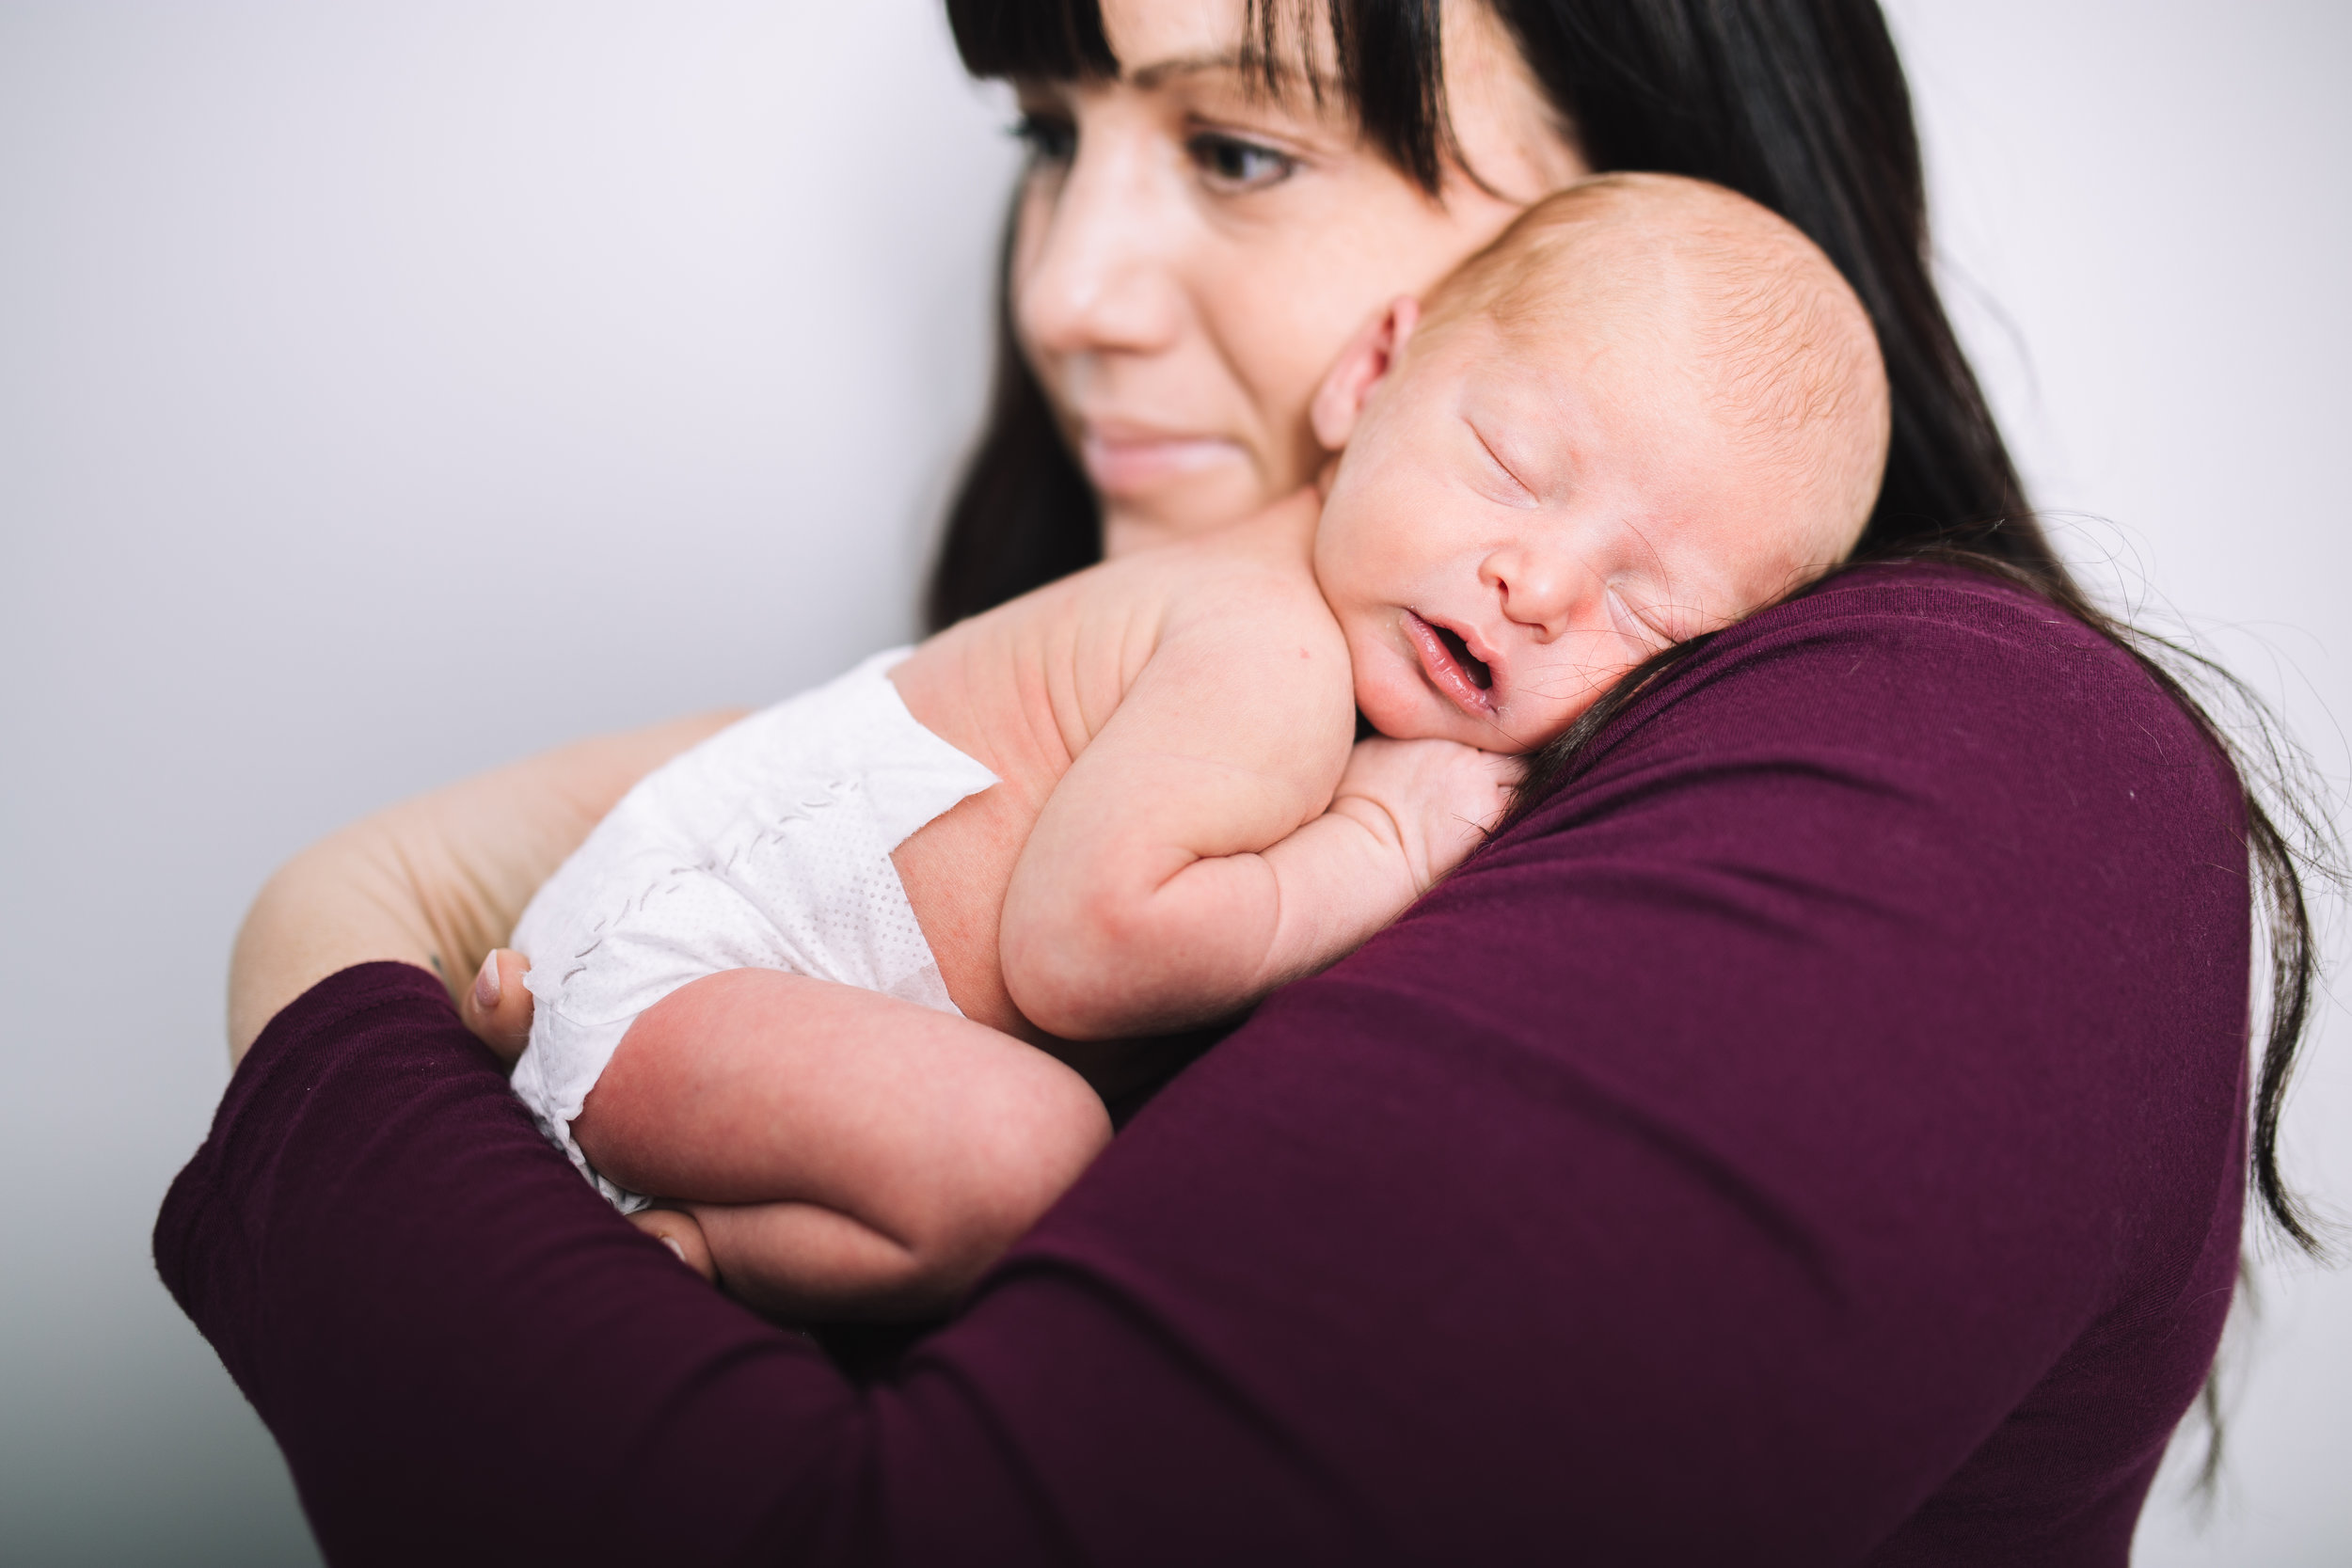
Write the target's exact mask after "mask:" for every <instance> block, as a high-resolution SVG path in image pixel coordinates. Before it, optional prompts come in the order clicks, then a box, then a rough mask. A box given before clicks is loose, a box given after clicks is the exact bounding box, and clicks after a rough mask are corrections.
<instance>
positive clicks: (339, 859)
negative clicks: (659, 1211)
mask: <svg viewBox="0 0 2352 1568" xmlns="http://www.w3.org/2000/svg"><path fill="white" fill-rule="evenodd" d="M737 717H739V715H737V714H734V713H713V714H704V715H700V716H698V717H696V718H692V719H683V720H679V721H675V722H674V723H669V724H660V725H656V726H654V727H653V728H651V729H644V730H632V731H630V732H628V733H627V734H623V735H614V736H599V737H598V738H596V739H594V740H585V741H581V742H580V743H579V744H578V745H574V746H566V747H564V749H563V750H561V751H556V752H547V753H546V754H544V755H541V756H537V757H532V758H531V759H530V760H528V761H525V762H519V763H516V764H514V765H513V766H511V767H508V768H500V769H498V770H497V771H496V772H492V773H485V774H483V775H481V776H480V777H478V778H472V779H468V780H466V781H465V782H463V783H461V784H452V785H450V786H449V787H448V788H446V789H438V790H435V791H434V792H433V793H432V794H430V795H421V796H419V797H418V798H416V799H415V800H405V801H403V802H402V803H401V804H399V805H396V806H393V807H391V808H389V810H386V811H381V812H378V813H376V814H375V815H374V816H370V817H366V818H364V819H362V820H361V821H358V822H356V823H354V824H353V825H352V826H350V827H348V828H345V829H343V830H342V832H338V833H335V834H333V835H331V836H330V837H327V838H325V839H322V840H320V841H319V842H318V843H316V844H314V845H312V846H310V847H309V848H308V849H305V850H303V851H302V852H301V853H300V854H298V855H296V856H295V857H294V859H293V860H291V861H288V862H287V863H285V864H284V865H283V866H281V867H279V868H278V873H277V874H276V875H275V876H273V877H272V878H271V879H269V881H268V882H267V883H266V884H265V885H264V886H263V887H262V891H261V894H260V895H259V896H257V897H256V898H255V899H254V901H253V908H252V909H251V910H250V911H248V912H247V913H246V919H245V927H244V928H243V929H242V930H240V931H239V932H238V933H237V946H236V952H235V955H234V957H233V958H231V959H230V971H229V1052H230V1059H231V1060H232V1061H234V1060H238V1059H241V1058H243V1056H244V1055H245V1053H246V1048H247V1047H249V1046H250V1045H251V1044H252V1043H253V1038H254V1037H255V1036H256V1035H259V1034H260V1033H261V1032H262V1025H263V1024H265V1023H267V1022H269V1021H270V1019H271V1018H273V1017H275V1016H276V1015H277V1013H278V1009H279V1008H281V1007H283V1006H286V1004H287V1003H289V1002H292V1001H293V1000H294V998H295V997H297V996H300V995H301V994H302V993H303V992H304V991H306V990H310V988H311V987H312V986H314V985H317V984H318V983H319V982H320V981H321V980H324V979H326V977H327V976H328V975H329V974H334V973H336V972H337V971H338V970H342V969H348V968H350V967H351V966H352V965H353V964H358V963H368V962H371V961H373V960H375V959H390V960H393V961H395V962H400V963H412V964H416V965H418V966H420V967H421V968H425V969H430V970H432V971H433V972H434V973H435V974H438V975H440V976H441V979H442V981H443V983H444V984H446V985H448V986H449V988H450V990H451V994H452V995H453V996H456V994H457V992H458V990H459V988H460V987H462V986H464V985H465V984H466V980H467V977H468V976H470V975H475V974H476V973H477V969H478V967H479V966H480V964H481V963H482V961H483V958H484V957H485V955H486V954H488V953H489V952H490V950H491V949H492V948H493V947H495V946H496V945H497V944H498V943H500V942H503V941H505V940H506V936H507V933H508V932H509V931H511V930H513V929H514V927H515V922H516V919H517V918H518V917H519V916H520V915H521V913H522V910H523V906H524V905H525V904H527V903H529V902H530V901H531V895H532V894H533V893H535V892H537V891H538V887H539V884H540V883H541V882H543V881H545V880H547V879H548V876H549V875H551V874H552V873H553V872H554V870H555V868H556V867H557V866H559V865H561V864H562V863H564V856H566V855H568V854H570V853H571V852H572V850H573V849H575V848H577V847H579V845H580V841H581V840H582V839H584V838H586V837H587V836H588V830H589V829H591V828H593V827H595V826H596V823H597V822H598V821H599V820H600V819H601V818H602V817H603V816H604V815H605V813H607V812H608V811H611V810H612V806H613V804H614V802H616V801H618V800H620V798H621V797H622V796H623V795H625V794H627V793H628V788H629V786H630V785H631V784H635V783H636V782H637V781H638V780H639V779H641V778H643V777H644V775H645V774H647V773H649V772H651V771H652V770H653V769H654V768H658V767H660V765H661V764H662V763H664V762H666V761H668V760H669V759H670V758H671V757H673V756H675V755H676V754H677V753H678V752H682V751H684V750H685V749H686V748H687V747H689V746H691V745H693V744H694V743H695V742H696V741H699V740H701V739H702V738H703V737H704V736H708V735H710V734H712V733H713V732H715V731H717V730H720V729H723V728H724V727H725V726H726V725H728V724H730V723H732V722H734V721H735V720H736V718H737ZM525 967H527V966H525V965H523V964H522V963H520V961H519V960H517V961H516V965H515V967H514V968H513V970H512V972H511V973H507V972H505V971H504V970H503V969H502V968H501V970H500V971H497V972H495V973H499V974H501V985H500V986H499V987H498V988H496V990H495V994H494V995H493V998H492V1001H493V1006H492V1007H491V1008H490V1009H489V1010H488V1011H489V1014H490V1016H491V1019H492V1022H495V1023H496V1025H497V1027H498V1029H499V1031H500V1033H499V1035H498V1038H497V1039H496V1040H492V1037H491V1036H490V1035H488V1034H485V1033H484V1032H483V1030H482V1029H480V1028H477V1029H476V1031H475V1032H476V1033H477V1034H483V1037H484V1038H485V1040H490V1041H491V1043H492V1048H493V1049H494V1050H495V1049H499V1041H502V1040H508V1039H515V1038H516V1035H515V1032H514V1028H513V1023H512V1015H511V1009H512V1008H513V1007H514V1006H516V1005H518V1004H519V1005H520V1006H522V1007H523V1009H524V1010H523V1013H522V1023H521V1036H522V1037H528V1035H529V1033H530V1014H529V1010H528V1004H529V1001H530V993H529V992H527V991H525V990H523V989H522V984H521V979H522V972H523V969H524V968H525ZM508 982H511V983H508ZM460 1005H461V1007H462V1006H464V1002H463V1000H462V999H461V1003H460ZM477 1010H480V1009H479V1008H477ZM469 1022H471V1020H470V1019H469ZM514 1050H515V1052H516V1053H519V1052H520V1050H521V1046H520V1044H519V1043H516V1045H515V1047H514ZM510 1059H511V1058H510Z"/></svg>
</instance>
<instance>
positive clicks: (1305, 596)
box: [891, 496, 1353, 1039]
mask: <svg viewBox="0 0 2352 1568" xmlns="http://www.w3.org/2000/svg"><path fill="white" fill-rule="evenodd" d="M1314 518H1315V512H1314V506H1313V501H1312V498H1311V496H1309V497H1302V498H1295V499H1293V500H1291V501H1287V502H1284V503H1282V504H1281V505H1280V506H1278V507H1276V508H1273V509H1271V510H1270V511H1268V512H1265V513H1262V514H1259V515H1256V516H1253V517H1251V518H1249V519H1248V520H1247V521H1246V522H1244V523H1242V524H1239V525H1236V526H1234V527H1233V528H1231V529H1227V530H1223V531H1219V532H1218V533H1216V534H1214V535H1211V536H1207V537H1204V538H1200V539H1198V540H1189V541H1185V542H1183V543H1181V544H1176V545H1171V546H1164V547H1162V548H1158V549H1153V550H1150V551H1146V552H1142V553H1140V554H1137V555H1133V556H1128V557H1124V558H1122V559H1120V560H1119V561H1116V562H1104V564H1102V565H1099V566H1094V567H1090V568H1089V569H1088V570H1086V571H1083V572H1079V573H1076V574H1074V575H1073V576H1072V577H1069V578H1063V579H1062V580H1061V581H1059V582H1057V583H1052V584H1049V585H1048V586H1046V587H1044V588H1041V589H1039V590H1037V591H1036V592H1034V593H1031V594H1025V595H1024V596H1022V597H1021V598H1019V599H1015V600H1013V601H1012V602H1011V603H1009V604H1007V605H1004V606H1001V607H999V608H998V609H996V610H991V611H989V612H988V613H987V614H984V615H979V616H975V617H974V618H973V619H971V620H969V621H965V622H962V623H961V624H959V625H957V626H951V627H949V628H948V629H947V630H946V631H944V632H941V633H940V634H939V635H937V636H936V637H933V638H931V639H930V641H927V642H925V643H923V644H922V646H920V647H919V648H917V649H916V650H915V651H914V654H913V655H912V656H910V657H908V658H907V659H906V660H905V662H903V663H901V664H900V665H898V668H897V669H895V670H894V671H893V672H892V673H891V679H892V681H893V682H894V683H895V684H896V686H897V687H898V693H899V695H900V697H901V698H902V699H904V701H905V703H906V705H907V708H908V710H909V711H910V712H911V713H913V714H914V718H915V720H916V721H918V722H920V723H921V724H923V725H924V726H925V727H926V728H928V729H930V731H931V732H932V733H933V734H935V735H937V736H940V737H941V738H942V739H944V740H946V741H947V742H948V743H949V744H950V745H952V746H954V747H955V748H956V749H957V750H959V751H961V752H964V753H965V754H966V755H968V756H970V757H972V758H974V759H975V760H977V761H978V762H980V763H981V764H983V765H985V766H986V767H987V768H989V769H990V770H991V771H993V772H994V773H995V774H996V776H997V777H998V778H999V779H1000V780H1002V781H1003V782H1002V783H1001V784H997V785H996V786H995V787H994V788H993V789H988V790H984V791H982V792H981V793H979V794H977V795H974V796H971V797H968V798H967V799H966V800H963V801H962V802H961V804H960V805H958V806H956V807H955V808H954V809H953V810H951V811H949V812H947V813H946V815H945V816H940V817H938V818H936V819H934V820H933V821H932V822H930V824H929V825H928V826H926V827H924V828H923V829H921V830H920V831H918V832H916V833H915V834H914V836H913V837H911V838H909V839H908V840H907V841H906V842H905V843H904V844H902V845H900V846H899V847H898V851H897V852H896V853H895V854H894V855H893V856H892V860H893V862H894V863H896V865H897V866H898V877H899V879H900V881H901V882H903V883H904V884H905V887H906V893H907V899H908V902H909V903H910V904H911V905H912V906H913V907H914V914H915V918H916V919H917V920H918V921H919V922H920V923H921V925H922V927H923V934H924V937H925V938H926V940H928V941H929V942H930V947H931V952H932V954H933V956H934V957H935V958H937V960H938V963H939V970H940V974H941V975H942V976H943V977H944V978H945V979H946V984H947V990H948V993H949V994H950V995H951V996H952V997H954V999H955V1002H956V1005H957V1006H959V1007H961V1009H962V1010H963V1012H964V1014H965V1015H966V1016H967V1017H970V1018H973V1019H976V1020H977V1021H978V1022H983V1023H987V1024H990V1025H993V1027H995V1028H998V1029H1003V1030H1005V1031H1007V1032H1009V1033H1011V1034H1015V1035H1020V1036H1022V1037H1026V1038H1032V1039H1033V1038H1036V1037H1038V1035H1039V1031H1037V1030H1035V1029H1034V1028H1032V1027H1031V1026H1030V1025H1029V1023H1028V1021H1027V1020H1026V1019H1025V1018H1024V1017H1023V1016H1022V1014H1021V1012H1020V1010H1019V1009H1018V1008H1017V1007H1016V1006H1014V1004H1013V1001H1012V998H1011V996H1010V994H1009V991H1008V990H1007V989H1006V985H1005V979H1004V973H1003V968H1002V964H1001V962H1000V958H999V930H1000V927H1001V922H1002V917H1003V912H1004V904H1005V893H1006V889H1007V887H1008V885H1009V883H1010V882H1011V880H1012V876H1013V870H1014V867H1015V866H1016V864H1018V863H1019V861H1020V859H1021V853H1022V850H1023V848H1024V847H1025V846H1026V845H1027V843H1028V841H1029V836H1030V832H1031V831H1032V830H1033V829H1034V828H1035V827H1036V826H1037V821H1038V817H1039V814H1040V813H1041V812H1042V811H1043V810H1044V807H1045V803H1046V801H1047V800H1048V799H1049V798H1050V797H1051V796H1052V795H1053V793H1054V789H1055V786H1056V785H1057V784H1059V783H1060V782H1061V780H1062V777H1063V775H1064V774H1066V773H1067V772H1069V770H1070V767H1071V764H1072V763H1073V761H1074V760H1075V759H1076V758H1077V756H1078V755H1079V753H1080V752H1084V751H1085V750H1086V748H1087V746H1088V745H1089V743H1090V742H1091V741H1092V740H1093V739H1094V737H1095V736H1098V735H1100V734H1101V733H1102V732H1103V729H1104V725H1105V724H1107V723H1108V722H1109V721H1110V718H1111V716H1112V714H1113V713H1114V712H1116V711H1117V710H1118V709H1119V707H1120V704H1121V702H1122V701H1124V699H1125V698H1126V696H1127V693H1128V691H1129V690H1130V689H1132V688H1133V687H1134V686H1135V684H1136V680H1137V678H1138V677H1139V676H1141V675H1142V673H1143V672H1144V670H1145V669H1146V667H1147V666H1149V665H1150V664H1151V662H1152V658H1153V657H1154V656H1155V655H1157V654H1158V653H1159V652H1160V650H1161V649H1162V648H1163V647H1164V646H1166V645H1167V644H1168V641H1169V640H1170V638H1171V637H1173V636H1175V635H1177V634H1179V633H1184V634H1185V635H1186V636H1188V637H1189V638H1191V639H1192V640H1193V641H1195V642H1196V643H1197V642H1199V641H1203V640H1205V641H1210V642H1211V643H1212V644H1215V643H1216V642H1219V641H1222V642H1224V643H1227V644H1230V646H1228V647H1227V648H1226V650H1225V651H1226V652H1227V653H1228V654H1229V656H1230V657H1225V658H1223V659H1221V660H1220V659H1216V658H1212V659H1209V660H1206V661H1200V660H1187V669H1188V671H1202V672H1205V673H1200V674H1188V675H1187V676H1186V677H1185V678H1187V679H1190V680H1194V681H1197V683H1198V684H1199V686H1200V691H1199V699H1200V702H1201V703H1202V704H1215V703H1217V702H1219V701H1221V700H1223V697H1224V694H1222V693H1220V691H1219V690H1218V687H1219V686H1220V685H1222V684H1225V683H1227V682H1231V683H1232V685H1233V686H1234V687H1235V688H1236V689H1240V688H1244V687H1247V686H1249V685H1252V684H1255V683H1261V682H1264V681H1268V680H1275V679H1281V680H1286V681H1297V682H1307V683H1311V687H1312V688H1313V692H1312V695H1311V698H1310V700H1311V702H1313V703H1314V705H1316V706H1317V707H1318V708H1321V707H1328V708H1330V709H1331V713H1332V716H1333V719H1334V722H1333V723H1332V724H1331V725H1327V726H1317V727H1318V728H1328V729H1330V730H1331V732H1332V734H1333V735H1335V736H1342V737H1343V736H1344V735H1345V733H1346V731H1347V729H1348V727H1349V725H1350V724H1352V710H1353V700H1352V695H1351V692H1352V687H1351V685H1350V683H1349V681H1348V679H1347V671H1346V659H1345V657H1344V650H1343V648H1342V647H1340V645H1339V641H1338V628H1337V626H1336V625H1335V624H1334V623H1333V622H1332V620H1331V616H1330V612H1329V610H1327V609H1326V608H1325V606H1324V603H1323V599H1322V595H1321V594H1320V593H1319V592H1318V591H1317V590H1316V588H1315V586H1314V578H1313V573H1312V570H1311V565H1310V547H1311V539H1312V534H1313V527H1314ZM1237 611H1246V612H1243V613H1237ZM1294 647H1295V648H1296V649H1297V650H1298V651H1299V653H1300V654H1304V653H1305V652H1306V651H1307V650H1308V649H1310V648H1311V649H1313V650H1315V652H1316V655H1317V656H1319V657H1307V658H1303V659H1302V658H1300V657H1295V656H1294V657H1290V658H1288V659H1276V658H1274V657H1270V655H1271V652H1272V651H1275V650H1280V651H1283V652H1285V653H1288V652H1289V651H1290V650H1291V649H1293V648H1294ZM1335 650H1336V651H1337V652H1338V657H1337V659H1336V661H1335V660H1334V659H1333V658H1332V657H1330V656H1331V654H1332V653H1333V652H1334V651H1335ZM1212 711H1214V710H1212ZM1316 739H1317V740H1320V741H1322V742H1323V743H1322V744H1320V745H1317V744H1302V746H1301V748H1300V752H1299V763H1300V766H1301V768H1302V770H1303V774H1312V775H1314V776H1315V777H1316V778H1318V779H1321V778H1322V776H1323V775H1324V774H1330V775H1331V776H1333V777H1335V776H1336V763H1335V761H1334V759H1333V758H1331V757H1327V756H1326V755H1324V754H1323V752H1327V751H1328V750H1330V744H1329V737H1328V736H1317V737H1316ZM1340 752H1341V754H1342V755H1343V754H1344V739H1343V738H1342V740H1341V741H1340ZM1309 787H1310V788H1314V787H1319V788H1320V789H1321V791H1322V793H1323V794H1325V795H1326V796H1327V794H1328V790H1329V782H1328V780H1327V779H1325V780H1323V782H1322V783H1321V784H1319V786H1317V785H1310V786H1309Z"/></svg>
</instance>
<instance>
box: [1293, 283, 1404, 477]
mask: <svg viewBox="0 0 2352 1568" xmlns="http://www.w3.org/2000/svg"><path fill="white" fill-rule="evenodd" d="M1420 324H1421V301H1420V300H1417V299H1415V298H1414V297H1413V296H1412V295H1410V294H1400V295H1398V296H1397V297H1396V298H1394V299H1392V300H1391V301H1389V303H1388V304H1386V305H1384V306H1382V307H1381V308H1380V309H1379V310H1378V311H1377V312H1375V314H1374V316H1373V318H1372V319H1371V320H1370V321H1368V322H1366V323H1364V325H1362V326H1360V327H1359V328H1357V330H1356V336H1354V337H1353V338H1350V339H1349V340H1348V341H1347V347H1345V348H1344V349H1342V350H1341V351H1340V358H1339V363H1337V364H1335V365H1333V366H1332V367H1331V371H1330V373H1329V374H1327V375H1326V376H1325V377H1324V378H1323V385H1322V386H1321V387H1319V388H1316V389H1315V401H1314V402H1313V403H1312V404H1309V405H1308V409H1307V417H1308V420H1309V421H1310V422H1311V424H1313V426H1314V431H1315V439H1316V440H1318V441H1320V442H1322V443H1323V445H1324V447H1325V448H1326V449H1327V450H1328V451H1339V450H1340V449H1341V448H1342V447H1343V446H1345V445H1347V438H1348V437H1349V436H1353V435H1355V434H1356V420H1357V417H1358V416H1359V415H1360V414H1362V413H1363V411H1364V404H1367V403H1369V402H1371V401H1372V392H1373V388H1375V387H1377V386H1379V385H1380V383H1381V382H1383V381H1385V380H1387V379H1388V374H1389V371H1390V369H1391V367H1392V366H1393V365H1395V363H1396V360H1397V356H1399V355H1401V354H1403V353H1404V352H1405V345H1406V343H1407V342H1409V341H1411V340H1412V336H1413V328H1414V327H1415V326H1417V325H1420Z"/></svg>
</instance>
